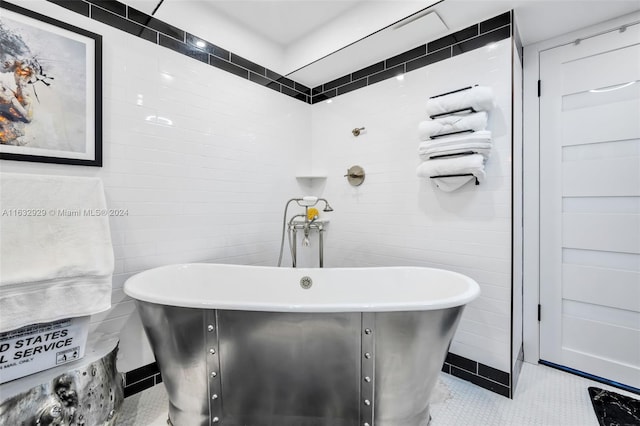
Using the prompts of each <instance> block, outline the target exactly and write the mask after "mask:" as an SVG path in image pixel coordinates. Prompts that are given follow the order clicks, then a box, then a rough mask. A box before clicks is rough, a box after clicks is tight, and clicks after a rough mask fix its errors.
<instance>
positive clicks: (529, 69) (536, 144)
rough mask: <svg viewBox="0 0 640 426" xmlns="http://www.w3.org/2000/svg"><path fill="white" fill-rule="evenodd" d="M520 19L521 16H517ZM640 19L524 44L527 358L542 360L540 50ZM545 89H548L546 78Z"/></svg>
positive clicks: (637, 15) (635, 17) (621, 20)
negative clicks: (539, 314)
mask: <svg viewBox="0 0 640 426" xmlns="http://www.w3.org/2000/svg"><path fill="white" fill-rule="evenodd" d="M516 19H517V16H516ZM639 22H640V12H634V13H632V14H629V15H625V16H622V17H619V18H615V19H612V20H608V21H604V22H602V23H600V24H596V25H593V26H591V27H588V28H584V29H582V30H578V31H574V32H571V33H567V34H564V35H562V36H559V37H554V38H552V39H549V40H545V41H542V42H539V43H535V44H531V45H528V46H525V47H524V70H523V76H524V77H523V78H524V82H523V87H524V94H523V103H524V105H523V110H524V116H523V145H524V146H523V150H522V155H523V159H522V160H523V161H522V173H523V184H522V191H523V245H524V246H523V259H524V260H523V307H522V308H523V310H522V315H523V331H522V332H523V345H524V360H525V362H528V363H532V364H537V363H538V361H539V360H540V324H539V322H538V304H539V303H540V101H539V98H538V79H539V78H540V53H541V52H543V51H545V50H549V49H553V48H555V47H560V46H563V45H567V44H571V43H575V41H576V40H578V39H586V38H590V37H594V36H597V35H600V34H603V33H606V32H610V31H617V30H618V29H619V28H620V27H622V26H624V25H631V24H635V23H639ZM541 90H542V91H544V82H543V83H542V87H541Z"/></svg>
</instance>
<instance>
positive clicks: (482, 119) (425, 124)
mask: <svg viewBox="0 0 640 426" xmlns="http://www.w3.org/2000/svg"><path fill="white" fill-rule="evenodd" d="M486 127H487V112H486V111H480V112H474V113H472V114H467V115H448V116H446V117H441V118H436V119H433V120H425V121H422V122H420V125H419V126H418V134H419V136H420V140H421V141H426V140H429V139H430V138H431V136H437V135H442V134H447V133H453V132H460V131H464V130H473V131H477V130H484V129H485V128H486Z"/></svg>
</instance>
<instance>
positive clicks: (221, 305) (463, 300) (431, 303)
mask: <svg viewBox="0 0 640 426" xmlns="http://www.w3.org/2000/svg"><path fill="white" fill-rule="evenodd" d="M203 266H204V267H207V268H209V267H210V268H215V267H218V268H221V269H226V268H231V269H236V268H241V269H252V270H255V271H262V272H266V271H270V272H273V271H274V270H279V271H282V273H293V272H295V273H296V277H298V276H303V275H310V276H312V278H313V275H314V274H316V275H317V274H318V273H320V274H321V273H323V272H322V271H363V272H364V271H374V272H375V271H377V270H382V269H384V270H400V271H402V270H405V271H410V270H422V271H425V272H426V271H437V273H446V274H447V275H450V276H451V277H454V278H456V279H457V280H461V281H463V282H464V283H465V284H466V287H467V288H466V289H465V290H464V291H463V292H461V293H458V294H456V295H455V296H452V297H443V298H438V299H431V300H414V301H406V300H405V301H402V302H393V301H392V302H381V301H376V302H370V303H368V302H364V301H362V302H360V301H358V302H351V303H347V302H340V303H332V304H327V303H308V302H306V303H284V302H269V303H265V302H260V301H259V300H251V301H249V300H246V299H248V298H249V297H247V298H243V300H220V299H218V300H210V299H206V300H203V299H200V300H198V299H197V298H194V297H189V296H188V295H177V296H176V295H175V294H174V295H173V297H168V296H167V295H164V294H162V293H159V292H149V291H145V290H141V289H140V288H138V281H140V280H144V279H146V278H150V277H149V276H150V275H153V274H163V273H164V272H170V271H174V270H177V269H191V268H198V267H203ZM287 270H288V271H289V272H285V271H287ZM304 291H305V292H306V291H313V289H311V290H304ZM124 292H125V294H127V295H128V296H130V297H131V298H133V299H135V300H139V301H143V302H150V303H155V304H160V305H168V306H176V307H185V308H196V309H222V310H239V311H260V312H318V313H321V312H325V313H328V312H409V311H423V310H435V309H447V308H452V307H457V306H463V305H466V304H468V303H470V302H471V301H473V300H474V299H476V298H477V297H478V296H479V295H480V286H479V285H478V284H477V283H476V282H475V281H474V280H473V279H471V278H469V277H467V276H466V275H463V274H460V273H457V272H453V271H449V270H445V269H439V268H428V267H414V266H385V267H356V268H323V269H318V268H277V267H273V266H251V265H230V264H213V263H186V264H173V265H166V266H160V267H157V268H152V269H149V270H146V271H143V272H140V273H137V274H135V275H133V276H132V277H130V278H129V279H127V280H126V282H125V284H124Z"/></svg>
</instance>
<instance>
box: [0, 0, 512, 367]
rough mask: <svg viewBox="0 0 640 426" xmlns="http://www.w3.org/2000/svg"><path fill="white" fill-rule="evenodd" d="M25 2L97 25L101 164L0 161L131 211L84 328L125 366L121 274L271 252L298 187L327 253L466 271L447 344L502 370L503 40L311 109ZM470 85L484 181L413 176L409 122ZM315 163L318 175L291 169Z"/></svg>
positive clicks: (129, 337)
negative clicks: (476, 291) (351, 176)
mask: <svg viewBox="0 0 640 426" xmlns="http://www.w3.org/2000/svg"><path fill="white" fill-rule="evenodd" d="M27 6H28V7H29V8H30V9H32V10H34V11H36V12H38V13H42V14H45V15H48V16H51V17H53V18H56V19H59V20H62V21H65V22H68V23H70V24H72V25H76V26H78V27H81V28H85V29H87V30H89V31H93V32H96V33H99V34H102V35H103V37H104V39H103V43H104V55H103V82H104V99H103V107H104V114H103V117H104V132H103V133H104V167H102V168H99V169H98V168H91V167H79V166H63V165H52V164H38V163H24V162H12V161H2V162H1V163H0V167H1V169H2V170H3V171H7V172H26V173H42V174H65V175H81V176H98V177H100V178H102V180H103V182H104V184H105V189H106V195H107V201H108V204H109V207H110V208H121V209H125V210H127V211H128V215H126V216H123V217H112V218H111V225H112V237H113V244H114V252H115V257H116V266H115V276H114V281H113V284H114V285H113V299H112V300H113V308H112V309H111V310H110V311H109V312H106V313H103V314H99V315H95V316H94V317H93V318H92V326H91V331H92V332H106V333H119V335H120V339H121V345H120V348H121V353H120V357H119V363H118V368H119V369H120V370H121V371H130V370H132V369H135V368H137V367H140V366H142V365H145V364H148V363H150V362H152V361H153V355H152V354H151V352H150V349H149V347H148V345H147V344H146V338H145V337H144V333H143V330H142V327H141V325H140V322H139V319H138V317H137V314H136V313H135V305H134V302H133V301H132V300H131V299H130V298H128V297H127V296H126V295H124V292H123V291H122V287H123V285H124V282H125V281H126V279H127V278H129V277H130V276H131V275H133V274H135V273H136V272H139V271H142V270H145V269H148V268H152V267H156V266H160V265H165V264H172V263H180V262H193V261H214V262H220V263H240V264H260V265H275V263H276V260H277V256H278V248H279V242H280V231H281V220H282V217H281V215H282V209H283V207H284V203H285V201H286V200H288V199H289V198H291V197H294V196H300V195H307V190H310V191H311V192H312V193H313V195H321V196H324V197H326V198H327V199H328V200H329V201H330V203H331V204H332V206H333V207H334V209H335V211H334V212H333V213H329V214H326V213H322V212H321V215H322V216H323V217H325V218H329V219H330V220H331V223H330V225H328V228H327V232H326V234H325V237H326V240H325V242H326V245H325V266H338V267H340V266H385V265H390V266H391V265H393V266H396V265H423V266H433V267H441V268H445V269H450V270H454V271H458V272H460V273H463V274H466V275H469V276H471V277H473V278H474V279H476V280H477V281H478V282H479V283H480V285H481V287H482V296H481V297H480V298H479V299H478V300H477V301H475V302H473V303H472V304H471V305H470V306H468V307H467V309H466V311H465V314H464V317H463V319H462V321H461V324H460V327H459V331H458V333H457V334H456V337H455V339H454V342H453V345H452V347H451V351H452V352H454V353H455V354H458V355H461V356H463V357H466V358H469V359H472V360H474V361H477V362H480V363H482V364H485V365H488V366H491V367H494V368H497V369H500V370H502V371H510V365H509V360H510V353H509V352H510V337H509V336H510V320H511V318H510V315H511V299H510V292H511V84H510V82H511V74H510V70H511V68H510V61H511V59H510V58H511V57H510V40H508V39H507V40H503V41H500V42H498V43H495V44H493V45H492V47H484V48H480V49H477V50H474V51H471V52H468V53H465V54H462V55H458V56H455V57H454V58H452V59H448V60H446V61H443V62H438V63H435V64H432V65H430V66H428V67H426V68H421V69H418V70H414V71H412V72H410V73H407V74H406V75H405V78H404V80H402V81H400V80H396V79H395V78H393V79H390V80H385V81H382V82H379V83H376V84H373V85H370V86H367V87H365V88H362V89H360V90H356V91H354V92H350V93H347V94H345V95H342V96H338V97H335V98H333V99H332V103H330V104H327V103H325V102H320V103H318V104H315V105H313V106H311V105H308V104H305V103H303V102H300V101H298V100H295V99H293V98H290V97H287V96H283V95H282V94H279V93H277V92H275V91H273V90H271V89H268V88H265V87H262V86H259V85H256V84H254V83H252V82H250V81H248V80H244V79H241V78H238V77H236V76H234V75H232V74H229V73H226V72H223V71H220V70H218V69H216V68H213V67H211V66H208V65H206V64H203V63H200V62H198V61H195V60H190V59H188V58H187V57H185V56H183V55H180V54H178V53H176V52H173V51H170V50H168V49H165V48H163V47H160V46H157V45H154V44H152V43H149V42H146V41H144V40H143V39H140V38H136V37H133V36H131V35H129V34H127V33H123V32H120V31H118V30H116V29H114V28H111V27H109V26H107V25H103V24H101V23H99V22H96V21H93V20H90V19H88V18H85V17H82V16H80V15H76V14H74V13H73V12H70V11H68V10H65V9H63V8H60V7H59V6H57V5H55V4H52V3H48V2H46V1H44V0H34V1H30V2H29V4H28V5H27ZM471 84H483V85H488V86H491V87H492V88H493V89H494V91H495V93H496V97H497V105H498V106H497V109H496V110H495V111H494V112H493V113H492V115H491V121H490V129H491V130H492V131H493V139H494V149H493V153H492V157H491V158H490V160H489V162H488V163H487V168H486V171H487V180H486V181H485V182H483V183H482V184H481V185H480V186H473V185H467V186H465V187H464V188H462V189H460V190H458V191H456V192H453V193H443V192H440V191H439V190H438V189H437V188H435V187H434V186H433V184H432V183H431V182H429V181H427V180H423V179H418V178H417V177H416V175H415V168H416V166H417V165H418V162H419V159H418V156H417V146H418V132H417V125H418V122H419V121H421V120H423V119H425V118H426V113H425V103H426V99H427V98H428V97H429V96H433V95H436V94H439V93H443V92H447V91H449V90H454V89H457V88H460V87H464V86H468V85H471ZM363 126H364V127H366V130H365V131H364V132H363V133H362V134H361V136H360V137H358V138H355V137H353V136H352V134H351V129H353V128H355V127H363ZM310 153H311V154H310ZM355 164H359V165H361V166H363V167H364V169H365V171H366V172H367V177H366V180H365V182H364V184H363V186H361V187H358V188H353V187H351V186H349V185H348V184H347V182H346V179H345V178H343V177H342V176H343V175H344V174H345V173H346V170H347V168H348V167H350V166H352V165H355ZM323 172H326V173H327V175H328V179H327V180H326V181H320V180H318V181H313V182H312V183H309V182H304V181H296V179H295V178H294V177H295V175H297V174H300V175H305V174H309V173H323ZM312 244H313V246H312V247H311V248H310V249H309V253H311V251H313V250H315V249H317V240H315V239H312ZM287 252H288V250H285V259H286V258H287ZM314 253H315V252H314ZM303 258H305V257H304V256H303ZM306 259H313V260H314V261H317V259H316V258H315V255H309V254H308V253H307V256H306V258H305V260H306ZM285 263H286V260H285ZM302 266H304V265H302ZM390 285H393V283H390Z"/></svg>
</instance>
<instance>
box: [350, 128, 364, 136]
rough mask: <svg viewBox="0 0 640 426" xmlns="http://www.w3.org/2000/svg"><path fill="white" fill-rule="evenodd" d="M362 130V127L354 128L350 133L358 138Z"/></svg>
mask: <svg viewBox="0 0 640 426" xmlns="http://www.w3.org/2000/svg"><path fill="white" fill-rule="evenodd" d="M363 130H364V127H356V128H355V129H353V130H352V131H351V133H352V134H353V136H355V137H358V136H360V133H361V132H362V131H363Z"/></svg>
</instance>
